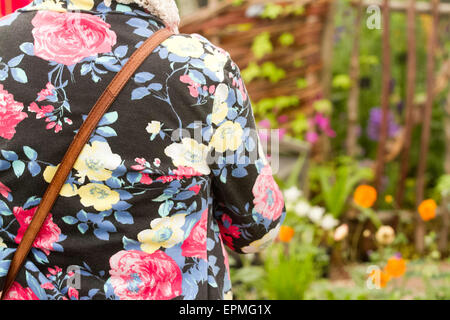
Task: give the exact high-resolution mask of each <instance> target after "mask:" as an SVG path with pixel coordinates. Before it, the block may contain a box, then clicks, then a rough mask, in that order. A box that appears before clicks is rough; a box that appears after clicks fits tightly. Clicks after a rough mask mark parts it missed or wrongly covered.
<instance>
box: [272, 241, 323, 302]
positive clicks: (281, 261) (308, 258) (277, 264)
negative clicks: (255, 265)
mask: <svg viewBox="0 0 450 320" xmlns="http://www.w3.org/2000/svg"><path fill="white" fill-rule="evenodd" d="M289 249H290V250H289V252H288V254H286V252H285V251H284V250H283V248H282V246H281V244H279V245H277V246H274V248H273V249H272V250H271V252H268V255H267V257H266V260H265V263H264V269H265V272H266V276H265V279H264V289H265V292H266V294H267V298H269V299H273V300H303V299H304V298H305V293H306V291H307V290H308V288H309V286H310V285H311V283H313V282H314V281H315V280H316V279H318V278H319V276H320V272H321V266H320V265H319V264H318V263H317V261H316V257H317V255H318V254H319V250H318V249H317V248H315V247H313V246H308V245H303V244H296V245H292V246H290V247H289Z"/></svg>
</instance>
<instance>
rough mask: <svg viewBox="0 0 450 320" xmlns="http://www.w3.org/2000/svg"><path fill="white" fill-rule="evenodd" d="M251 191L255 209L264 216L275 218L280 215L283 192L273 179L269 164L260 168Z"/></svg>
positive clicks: (282, 205) (282, 204)
mask: <svg viewBox="0 0 450 320" xmlns="http://www.w3.org/2000/svg"><path fill="white" fill-rule="evenodd" d="M252 192H253V196H254V197H255V199H254V200H253V203H254V205H255V210H256V211H257V212H258V213H260V214H261V215H262V216H263V217H264V218H266V219H270V220H276V219H278V218H279V217H280V216H281V214H282V212H283V207H284V199H283V194H282V193H281V190H280V188H279V187H278V185H277V183H276V182H275V180H274V179H273V176H272V169H271V168H270V166H269V165H266V166H265V167H264V168H263V169H262V170H261V173H260V174H259V176H258V178H256V182H255V185H254V186H253V189H252Z"/></svg>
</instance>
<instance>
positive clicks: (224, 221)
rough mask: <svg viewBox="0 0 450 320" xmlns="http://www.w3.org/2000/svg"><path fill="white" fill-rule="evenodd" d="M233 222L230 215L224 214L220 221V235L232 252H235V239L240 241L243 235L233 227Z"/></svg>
mask: <svg viewBox="0 0 450 320" xmlns="http://www.w3.org/2000/svg"><path fill="white" fill-rule="evenodd" d="M232 222H233V221H232V220H231V218H230V216H229V215H227V214H226V213H224V214H223V215H222V216H221V217H220V220H219V221H218V224H219V230H220V234H221V235H222V237H223V241H224V243H226V245H227V246H228V247H230V248H231V249H232V250H234V245H233V238H235V239H238V238H239V237H240V235H241V232H240V231H239V228H238V227H237V226H234V225H232Z"/></svg>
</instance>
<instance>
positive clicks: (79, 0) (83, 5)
mask: <svg viewBox="0 0 450 320" xmlns="http://www.w3.org/2000/svg"><path fill="white" fill-rule="evenodd" d="M93 7H94V0H71V1H70V2H69V10H77V9H78V10H91V9H92V8H93Z"/></svg>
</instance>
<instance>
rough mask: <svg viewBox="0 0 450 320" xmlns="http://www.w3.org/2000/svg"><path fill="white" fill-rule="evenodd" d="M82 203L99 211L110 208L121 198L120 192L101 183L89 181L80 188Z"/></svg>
mask: <svg viewBox="0 0 450 320" xmlns="http://www.w3.org/2000/svg"><path fill="white" fill-rule="evenodd" d="M78 194H79V195H80V198H81V199H80V201H81V204H82V205H83V206H85V207H90V206H94V208H95V210H97V211H105V210H110V209H111V208H112V205H113V204H116V203H117V202H119V200H120V196H119V193H118V192H116V191H114V190H111V189H110V188H109V187H108V186H105V185H104V184H100V183H89V184H87V185H85V186H82V187H80V189H78Z"/></svg>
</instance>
